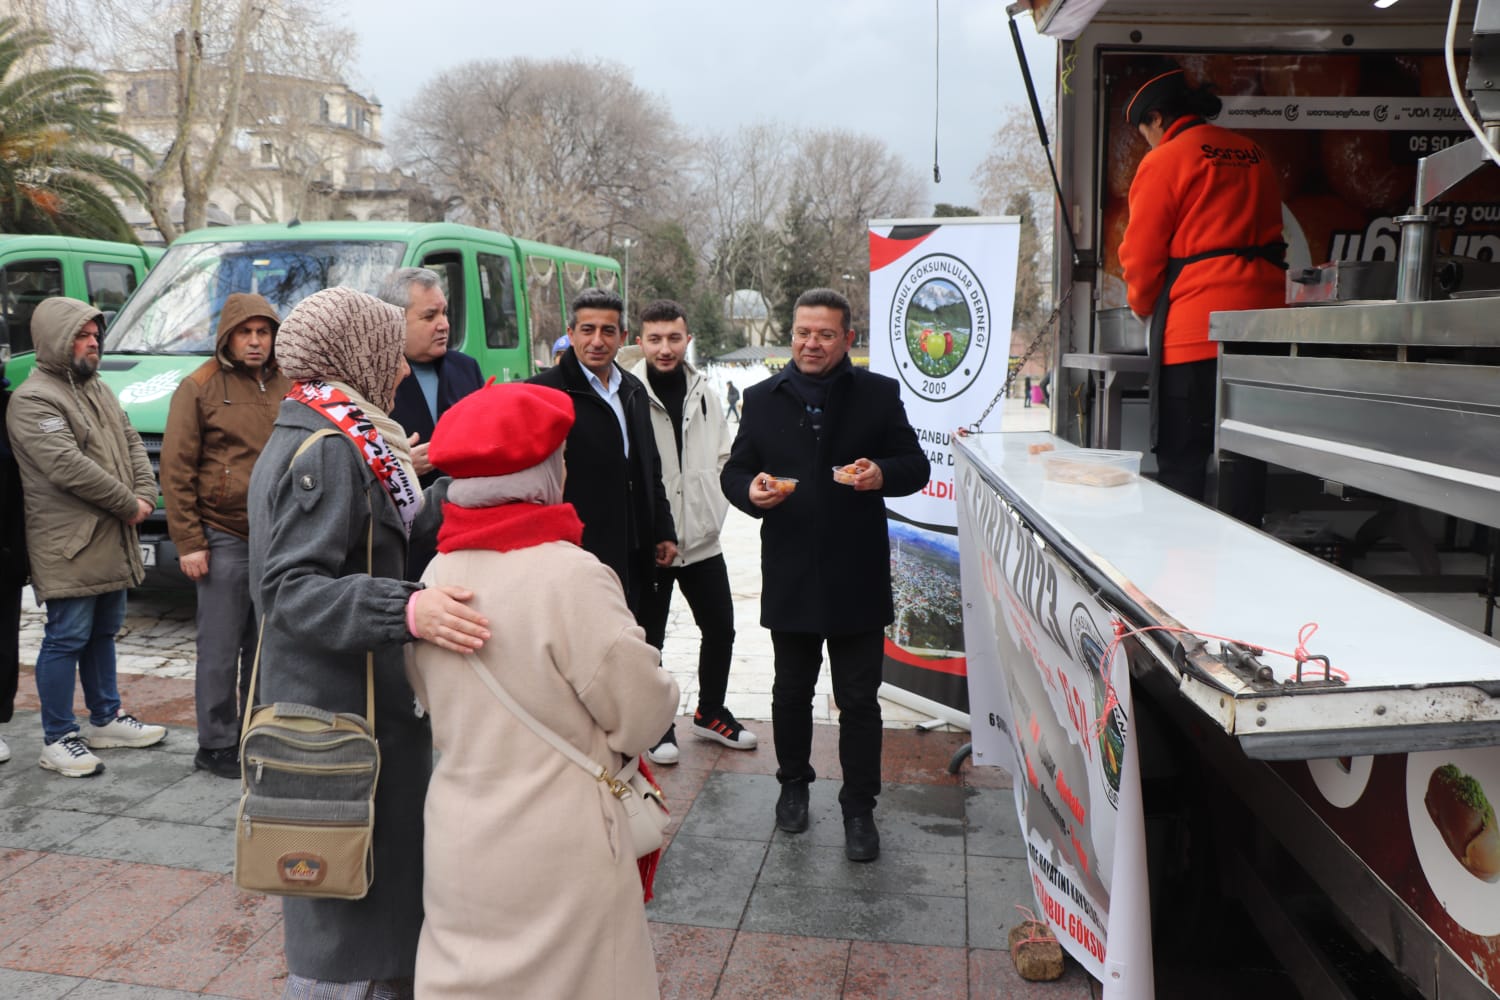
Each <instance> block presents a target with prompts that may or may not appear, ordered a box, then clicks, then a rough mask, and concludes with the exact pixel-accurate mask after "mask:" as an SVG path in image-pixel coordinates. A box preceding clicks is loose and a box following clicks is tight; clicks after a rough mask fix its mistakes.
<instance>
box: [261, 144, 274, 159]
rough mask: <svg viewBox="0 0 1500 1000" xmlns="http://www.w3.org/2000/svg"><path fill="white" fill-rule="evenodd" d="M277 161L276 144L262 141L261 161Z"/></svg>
mask: <svg viewBox="0 0 1500 1000" xmlns="http://www.w3.org/2000/svg"><path fill="white" fill-rule="evenodd" d="M275 161H276V147H275V145H273V144H272V143H269V142H263V143H261V144H260V162H262V163H274V162H275Z"/></svg>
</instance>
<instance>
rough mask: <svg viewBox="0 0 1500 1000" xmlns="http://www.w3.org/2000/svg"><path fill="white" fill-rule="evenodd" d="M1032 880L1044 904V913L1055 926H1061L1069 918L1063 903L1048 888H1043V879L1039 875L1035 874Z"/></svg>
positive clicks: (1038, 896) (1038, 899) (1038, 897)
mask: <svg viewBox="0 0 1500 1000" xmlns="http://www.w3.org/2000/svg"><path fill="white" fill-rule="evenodd" d="M1031 881H1032V884H1033V885H1034V886H1035V888H1036V898H1037V901H1038V902H1040V903H1041V904H1042V913H1043V914H1045V915H1046V917H1047V919H1048V920H1049V921H1051V922H1052V924H1053V925H1054V926H1057V927H1061V926H1062V924H1063V921H1064V920H1066V919H1067V913H1066V912H1065V911H1064V910H1063V905H1062V904H1061V903H1059V902H1058V901H1057V900H1055V899H1053V898H1052V896H1051V895H1050V894H1048V892H1047V890H1046V889H1044V888H1042V880H1041V878H1040V877H1039V876H1037V875H1035V874H1033V875H1032V876H1031Z"/></svg>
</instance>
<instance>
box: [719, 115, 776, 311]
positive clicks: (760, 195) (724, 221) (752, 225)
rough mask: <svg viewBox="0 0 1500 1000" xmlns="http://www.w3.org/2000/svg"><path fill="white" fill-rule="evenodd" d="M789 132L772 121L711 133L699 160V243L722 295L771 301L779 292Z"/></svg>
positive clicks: (723, 297) (724, 296) (723, 296)
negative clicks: (744, 293)
mask: <svg viewBox="0 0 1500 1000" xmlns="http://www.w3.org/2000/svg"><path fill="white" fill-rule="evenodd" d="M792 152H793V149H792V144H791V140H790V136H789V134H788V133H787V132H786V131H785V130H784V129H783V128H781V127H780V126H778V125H773V124H760V125H751V126H747V127H745V128H742V129H740V130H739V131H738V132H736V133H734V134H733V135H730V136H723V135H717V136H711V137H709V138H708V139H707V140H705V141H704V142H703V143H702V144H701V145H700V147H699V155H698V160H697V164H696V170H697V176H698V196H699V202H700V212H699V213H698V217H699V219H700V220H701V221H702V223H703V224H702V226H701V230H702V231H701V233H699V234H697V235H698V236H699V245H700V246H701V247H702V248H703V253H704V263H705V264H706V265H707V268H708V275H709V282H710V284H711V286H712V288H713V289H714V291H715V293H716V294H717V295H719V296H720V297H721V299H725V298H727V296H729V295H731V294H732V293H734V292H736V291H738V290H740V289H751V290H754V291H756V292H759V293H760V294H761V295H762V296H764V297H765V298H766V299H767V300H774V299H775V298H777V296H778V295H779V293H780V261H779V256H780V250H781V240H780V235H779V232H778V222H779V219H780V217H781V214H782V212H783V211H784V209H785V208H786V197H787V189H788V186H789V177H788V175H789V166H790V160H791V156H792Z"/></svg>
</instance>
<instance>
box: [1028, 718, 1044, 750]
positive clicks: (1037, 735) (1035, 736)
mask: <svg viewBox="0 0 1500 1000" xmlns="http://www.w3.org/2000/svg"><path fill="white" fill-rule="evenodd" d="M1029 728H1030V730H1031V742H1033V743H1035V742H1036V741H1037V740H1039V739H1041V738H1042V727H1041V724H1040V723H1038V722H1037V721H1036V713H1035V712H1032V713H1031V725H1030V727H1029Z"/></svg>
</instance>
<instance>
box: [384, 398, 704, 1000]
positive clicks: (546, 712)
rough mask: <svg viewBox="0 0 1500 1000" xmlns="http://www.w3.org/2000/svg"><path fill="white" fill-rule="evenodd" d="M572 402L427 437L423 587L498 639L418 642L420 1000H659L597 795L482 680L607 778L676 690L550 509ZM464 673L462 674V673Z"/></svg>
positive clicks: (620, 832) (636, 890) (442, 428)
mask: <svg viewBox="0 0 1500 1000" xmlns="http://www.w3.org/2000/svg"><path fill="white" fill-rule="evenodd" d="M572 425H573V403H572V400H571V399H569V398H568V395H567V394H566V393H563V392H559V391H558V390H556V389H550V388H546V387H543V386H539V385H530V384H510V385H497V386H490V387H487V388H484V389H481V390H479V391H478V392H476V393H473V394H471V395H469V396H467V397H465V398H464V399H463V400H461V401H460V402H458V403H456V404H455V405H454V406H453V407H452V408H451V409H450V410H449V411H448V412H447V413H445V414H444V415H443V417H442V419H440V420H439V421H438V424H437V428H436V430H435V431H434V432H433V435H432V442H431V446H430V448H429V455H430V457H431V459H432V461H433V463H434V464H436V465H437V466H438V467H439V468H441V469H443V470H444V471H445V472H447V473H449V474H450V475H452V476H453V477H454V478H453V482H452V485H451V486H450V487H449V490H448V502H447V503H445V504H444V505H443V526H442V529H441V530H440V531H439V533H438V544H437V550H438V556H437V558H436V559H434V560H433V561H432V563H431V564H430V565H429V566H428V568H427V572H426V573H425V574H424V576H423V580H424V582H426V583H427V585H428V586H457V587H463V588H466V589H472V590H473V591H474V594H475V597H474V602H473V604H474V608H475V610H477V611H479V612H481V613H482V614H485V615H486V616H488V618H489V619H490V621H492V622H494V623H495V624H496V626H497V627H496V629H495V637H494V638H493V639H492V640H491V641H490V642H488V643H486V644H485V647H484V649H483V650H482V651H481V652H479V653H478V654H476V655H475V656H474V657H465V656H462V655H459V654H456V653H454V652H452V651H451V650H448V649H442V648H438V647H434V646H427V645H421V646H417V647H416V648H415V649H414V650H413V656H412V657H411V663H412V666H411V668H410V669H411V677H412V686H413V687H414V688H416V690H417V696H418V697H419V698H420V699H421V701H422V704H424V705H426V706H427V707H428V709H429V710H430V712H431V715H432V727H433V736H434V740H435V742H436V743H437V746H438V749H439V751H440V752H441V753H440V756H439V758H438V765H437V770H436V771H435V773H434V774H433V779H432V787H431V789H430V791H429V792H428V795H427V817H426V826H427V843H426V849H425V852H424V857H425V866H426V885H425V888H424V903H425V905H426V913H427V919H426V923H425V924H424V925H423V928H422V943H421V948H420V949H419V951H418V953H417V995H418V996H420V997H422V998H423V1000H456V998H460V997H462V998H472V997H577V998H585V997H586V998H588V1000H607V998H611V997H619V998H626V1000H639V998H654V997H656V996H657V995H658V994H657V982H656V965H655V961H654V958H653V955H652V950H651V938H650V935H649V933H648V931H647V927H646V913H645V907H644V903H643V899H642V875H641V870H640V869H638V868H637V863H636V857H635V852H634V851H633V850H632V847H631V839H630V835H629V831H628V830H627V829H626V828H625V823H626V819H625V813H624V807H623V806H622V805H621V803H620V801H619V800H618V799H616V798H615V797H614V796H613V795H611V794H610V791H609V788H608V787H607V786H606V785H604V784H602V783H601V782H599V781H597V780H596V779H595V778H594V777H592V776H590V775H589V774H588V773H587V772H585V771H584V770H583V769H582V768H581V767H579V766H578V765H577V764H575V763H573V762H572V761H571V760H569V759H568V758H566V757H564V756H563V755H562V753H560V752H559V751H558V750H557V749H556V748H555V747H553V746H552V745H550V744H549V743H547V742H544V740H543V738H542V737H540V736H538V735H537V734H536V733H535V732H533V731H532V730H531V729H529V728H527V726H526V725H525V724H524V723H522V722H521V721H519V720H518V719H517V718H516V717H515V716H514V715H512V714H511V712H510V710H509V709H508V708H507V707H506V706H505V705H504V704H502V703H501V702H500V701H499V700H498V699H497V698H496V696H495V695H494V693H493V692H492V691H491V690H489V689H488V687H487V686H486V684H485V683H484V681H483V680H482V679H481V678H480V677H479V676H478V675H477V673H476V671H475V669H474V666H476V665H477V666H479V667H481V668H482V669H483V670H484V671H486V672H488V673H489V674H490V675H491V676H492V677H493V678H494V679H495V680H496V681H498V682H499V683H500V684H502V685H503V686H504V688H505V690H506V692H507V693H508V694H509V695H510V696H511V697H512V698H513V699H514V700H515V701H516V702H517V703H519V704H520V706H521V707H522V708H524V709H525V710H526V711H528V712H529V713H531V714H532V715H533V716H534V717H536V718H537V719H538V720H540V721H541V723H542V724H543V725H545V726H546V727H548V728H549V729H551V730H552V731H553V732H554V733H556V734H557V735H558V736H560V737H561V738H562V739H564V740H567V741H568V742H569V743H571V744H572V745H573V746H574V747H576V748H577V749H578V750H580V751H582V752H583V753H584V754H585V755H587V756H588V757H589V759H590V760H593V761H595V762H597V763H598V764H600V765H601V766H603V767H606V768H608V769H609V771H610V772H611V773H614V772H616V771H618V770H619V769H620V767H621V766H622V764H623V762H624V760H625V759H627V758H629V757H631V756H637V755H639V754H640V753H641V752H642V751H644V750H646V749H647V748H648V747H649V746H651V744H652V743H654V742H655V741H656V740H657V739H658V738H659V737H660V736H661V733H662V731H663V730H665V729H666V727H667V724H668V723H669V722H671V720H672V716H673V713H674V712H675V711H676V709H677V696H678V690H677V684H676V682H675V681H673V679H672V676H671V674H669V673H667V672H666V671H665V670H662V669H661V668H660V666H659V665H658V664H659V662H660V657H659V655H658V654H657V651H656V650H655V649H654V648H652V647H651V646H650V645H649V644H648V643H647V642H646V639H645V633H644V632H643V631H642V630H641V629H640V627H639V626H637V625H636V623H635V618H634V616H632V615H631V613H630V609H629V608H628V607H627V606H626V604H625V596H624V591H623V590H622V588H621V586H620V581H619V579H618V578H617V577H616V576H615V574H614V573H613V572H612V571H611V570H610V569H608V568H607V567H606V566H605V565H604V564H603V563H601V562H600V561H599V560H598V559H597V558H595V557H594V556H593V555H592V554H590V553H589V552H587V551H585V550H584V549H582V548H580V547H579V543H580V542H581V541H582V538H583V524H582V522H581V521H579V519H578V515H577V513H575V511H574V510H573V507H572V505H571V504H565V503H563V502H562V496H563V492H562V481H563V455H562V447H563V442H564V441H565V440H566V439H567V436H568V429H569V428H570V427H572ZM466 661H468V662H466Z"/></svg>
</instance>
